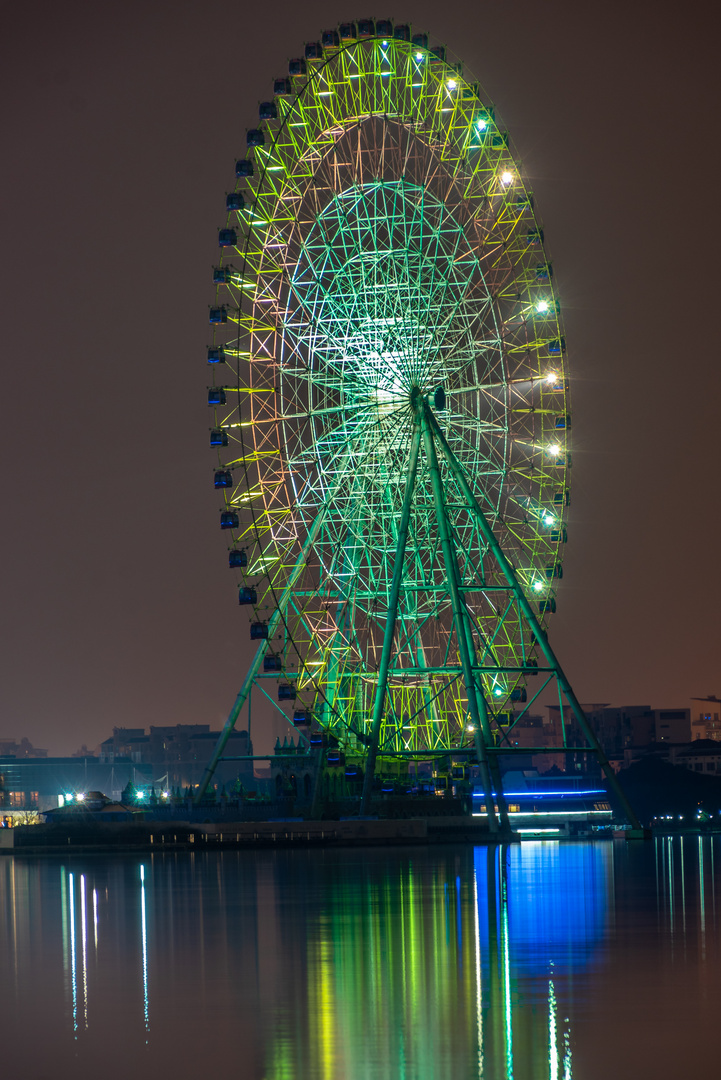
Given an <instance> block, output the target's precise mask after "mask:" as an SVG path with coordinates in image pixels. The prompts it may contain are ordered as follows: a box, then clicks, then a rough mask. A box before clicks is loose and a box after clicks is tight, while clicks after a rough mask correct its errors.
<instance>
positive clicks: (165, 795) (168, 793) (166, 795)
mask: <svg viewBox="0 0 721 1080" xmlns="http://www.w3.org/2000/svg"><path fill="white" fill-rule="evenodd" d="M163 798H164V799H169V798H170V792H169V791H164V792H163Z"/></svg>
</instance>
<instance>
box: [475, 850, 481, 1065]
mask: <svg viewBox="0 0 721 1080" xmlns="http://www.w3.org/2000/svg"><path fill="white" fill-rule="evenodd" d="M473 929H474V932H475V936H476V1030H477V1031H478V1075H479V1077H482V1076H483V985H482V982H481V977H482V967H481V931H480V927H479V925H478V878H477V876H476V868H475V866H474V867H473Z"/></svg>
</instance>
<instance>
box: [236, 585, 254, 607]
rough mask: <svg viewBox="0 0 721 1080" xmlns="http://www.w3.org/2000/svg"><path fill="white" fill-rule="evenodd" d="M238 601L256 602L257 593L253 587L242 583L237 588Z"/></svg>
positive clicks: (243, 602) (240, 602)
mask: <svg viewBox="0 0 721 1080" xmlns="http://www.w3.org/2000/svg"><path fill="white" fill-rule="evenodd" d="M238 603H239V604H257V603H258V594H257V592H256V591H255V589H251V588H249V587H248V586H247V585H243V586H242V587H241V588H240V589H238Z"/></svg>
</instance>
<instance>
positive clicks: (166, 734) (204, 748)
mask: <svg viewBox="0 0 721 1080" xmlns="http://www.w3.org/2000/svg"><path fill="white" fill-rule="evenodd" d="M219 738H220V732H219V731H211V730H210V724H171V725H165V726H158V727H155V726H152V725H151V727H150V734H148V735H146V733H145V728H125V727H114V728H113V734H112V735H111V736H110V738H108V739H105V740H103V742H102V743H101V744H100V755H99V756H100V761H101V762H103V763H105V764H113V763H114V762H122V761H130V762H133V764H136V765H150V766H152V771H153V775H154V777H155V778H156V780H157V782H158V783H161V782H162V783H163V784H164V786H166V787H168V788H176V787H180V788H187V787H195V785H196V784H199V783H200V781H201V779H202V777H203V773H204V772H205V768H206V766H207V764H208V762H209V761H210V758H211V756H212V754H213V750H214V749H215V744H216V743H217V741H218V739H219ZM252 753H253V744H252V743H251V742H250V741H249V738H248V732H247V731H235V730H234V731H233V732H231V735H230V738H229V739H228V744H227V746H226V748H225V755H226V756H227V757H229V758H247V757H249V755H252ZM238 778H240V780H241V782H242V783H243V784H244V785H245V786H248V785H251V786H252V784H253V762H252V761H250V760H249V761H247V762H243V761H221V762H219V764H218V767H217V768H216V770H215V776H214V783H216V784H217V785H218V786H219V787H222V786H223V785H225V784H232V783H234V782H235V781H236V780H237V779H238Z"/></svg>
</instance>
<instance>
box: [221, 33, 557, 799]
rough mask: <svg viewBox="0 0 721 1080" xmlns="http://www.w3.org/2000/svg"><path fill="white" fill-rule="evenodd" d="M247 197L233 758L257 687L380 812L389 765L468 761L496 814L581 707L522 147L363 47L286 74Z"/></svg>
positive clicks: (231, 342)
mask: <svg viewBox="0 0 721 1080" xmlns="http://www.w3.org/2000/svg"><path fill="white" fill-rule="evenodd" d="M235 174H236V184H235V186H234V189H233V190H232V191H231V192H229V193H228V194H227V198H226V209H227V213H228V217H227V221H226V224H225V227H224V228H222V229H220V231H219V245H220V254H221V257H220V261H219V264H218V266H217V267H216V269H215V271H214V282H215V284H216V286H217V296H216V301H215V304H214V306H213V307H212V308H211V309H210V323H211V326H212V328H213V342H212V345H211V346H210V347H209V349H208V361H209V364H210V370H211V371H212V374H213V384H212V386H211V387H210V389H209V392H208V402H209V405H211V406H212V407H213V409H214V420H213V426H212V430H211V435H210V443H211V446H212V447H214V448H216V451H217V454H218V457H217V465H216V468H215V472H214V484H215V487H216V488H217V489H218V490H219V491H220V492H221V493H222V496H223V505H222V509H221V514H220V523H221V527H222V528H223V529H224V530H225V532H226V535H227V536H228V538H229V563H230V566H231V568H233V570H234V572H235V573H236V574H237V587H238V597H239V601H240V604H241V605H242V607H243V608H244V610H245V611H246V612H247V613H248V621H249V628H248V632H249V634H250V636H251V638H253V639H255V640H257V641H258V649H257V653H256V656H255V659H254V661H253V663H252V664H251V667H250V670H249V671H248V674H247V677H246V680H245V682H244V684H243V687H242V689H241V692H240V694H239V695H238V700H237V701H236V704H235V706H234V709H233V711H232V712H231V716H230V718H229V721H228V724H227V725H226V732H225V736H226V737H227V734H229V731H230V730H231V729H232V726H233V724H234V723H235V720H236V719H237V716H238V715H239V711H240V708H241V707H242V704H243V701H244V700H245V698H246V696H247V694H248V693H249V692H250V689H251V686H253V685H260V686H261V688H262V689H263V690H264V691H265V693H266V694H268V695H269V696H272V697H273V698H274V699H275V700H276V701H277V702H278V703H279V707H280V708H282V709H283V710H287V716H288V719H289V721H290V722H291V723H293V724H294V725H295V727H297V728H298V730H299V731H300V737H301V739H303V740H304V741H306V740H309V739H312V738H313V733H314V732H325V733H326V734H330V735H332V736H334V737H335V739H337V740H338V742H339V743H340V745H341V746H343V747H344V748H346V749H347V750H348V752H349V753H356V754H358V755H360V757H361V758H364V759H365V761H366V763H367V769H366V779H367V781H368V783H367V790H366V793H365V794H366V798H367V797H368V793H369V792H370V780H369V779H368V777H370V778H371V779H372V774H373V768H374V767H375V763H376V760H377V757H378V755H380V756H381V757H382V756H383V755H396V756H398V755H401V756H402V755H410V756H413V755H415V756H416V757H421V756H423V755H427V756H433V755H437V754H439V753H443V752H450V751H455V752H462V751H464V750H469V749H470V750H473V751H474V752H475V753H476V755H477V757H478V760H479V761H480V762H481V766H482V775H483V777H484V786H485V787H486V791H487V794H488V801H489V804H490V802H491V801H492V800H491V796H490V792H491V783H492V782H491V778H490V772H489V767H488V763H489V762H491V763H492V760H493V758H492V755H493V752H494V750H497V749H498V748H499V747H502V746H504V745H509V743H510V740H509V732H510V731H511V730H512V727H513V725H514V724H515V723H517V722H518V719H519V716H522V715H523V713H524V711H526V710H527V709H528V708H529V707H530V705H531V704H532V703H533V701H534V700H535V699H536V698H537V697H538V695H539V694H540V693H541V692H542V691H543V690H544V688H545V687H546V686H547V684H548V683H549V682H551V681H553V680H556V681H558V680H559V678H563V679H564V681H563V683H559V686H561V689H562V690H564V692H565V688H566V686H567V681H566V680H565V677H563V676H562V672H561V670H560V667H559V666H558V664H557V661H556V660H555V657H554V656H553V654H552V653H551V652H550V648H549V647H548V645H547V639H546V636H545V624H546V621H547V619H548V617H549V616H550V615H551V614H552V613H553V612H554V611H555V607H556V600H555V587H556V584H557V582H558V580H559V579H560V578H561V577H562V573H563V569H562V563H563V548H564V544H565V541H566V524H565V515H566V508H567V506H568V503H569V487H568V475H569V469H570V465H571V456H570V451H569V445H568V438H569V429H570V427H571V417H570V410H569V400H568V377H567V364H566V349H565V338H564V333H563V327H562V322H561V314H560V304H559V300H558V297H557V295H556V292H555V289H554V280H553V267H552V263H551V261H550V259H549V257H548V255H547V253H546V250H545V246H544V232H543V227H542V224H541V221H540V218H539V216H538V213H537V210H536V208H535V205H534V198H533V194H532V192H531V191H530V190H529V188H528V186H527V184H526V183H525V181H524V179H523V173H522V169H521V166H520V164H519V161H518V158H517V155H516V154H515V152H514V150H513V147H512V144H511V142H510V139H509V135H508V132H507V131H506V130H504V128H503V126H502V125H501V123H500V121H499V119H498V118H497V117H496V114H495V111H494V108H493V106H492V105H491V104H490V102H489V101H488V100H487V99H486V98H485V96H484V95H483V94H482V93H481V91H480V90H479V87H478V84H477V83H475V82H473V81H471V80H470V78H469V77H468V76H467V75H465V74H464V71H463V68H462V65H461V64H460V63H458V62H457V61H456V60H455V58H452V57H451V56H450V55H449V54H448V53H447V51H446V49H445V47H443V46H435V47H429V42H428V37H427V35H426V34H424V33H415V28H411V27H409V26H407V25H397V24H396V25H393V24H391V23H390V22H384V21H377V22H373V21H359V22H357V23H346V24H342V25H341V26H340V27H339V29H338V30H329V31H327V32H324V33H323V35H322V38H321V40H320V41H317V42H310V43H308V44H306V46H305V55H304V56H303V57H299V58H297V59H293V60H291V61H290V63H289V65H288V74H287V76H284V77H282V78H278V79H276V81H275V84H274V93H273V98H272V100H268V101H263V102H262V103H261V104H260V109H259V121H258V126H257V127H255V128H253V129H250V130H249V131H248V132H247V151H246V153H245V156H244V157H243V158H241V159H239V160H238V161H237V162H236V166H235ZM559 673H560V675H559ZM261 680H265V681H263V682H261ZM568 690H569V691H570V687H569V688H568ZM570 692H571V693H572V691H570ZM574 700H575V699H574ZM221 744H222V745H221ZM221 744H219V747H218V749H217V751H216V755H215V757H214V759H213V761H212V762H211V766H210V767H209V774H206V781H205V783H207V780H208V779H209V776H210V775H212V770H213V769H214V767H215V763H216V761H217V760H218V759H219V757H220V754H221V753H222V747H223V746H224V745H225V744H224V742H223V740H222V739H221ZM491 771H492V769H491ZM204 786H205V784H204Z"/></svg>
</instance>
